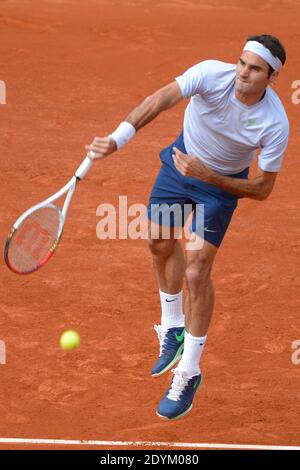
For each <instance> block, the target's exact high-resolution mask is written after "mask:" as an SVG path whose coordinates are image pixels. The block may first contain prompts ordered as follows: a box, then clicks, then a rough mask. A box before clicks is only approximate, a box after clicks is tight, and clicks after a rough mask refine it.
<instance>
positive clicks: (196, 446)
mask: <svg viewBox="0 0 300 470" xmlns="http://www.w3.org/2000/svg"><path fill="white" fill-rule="evenodd" d="M0 444H31V445H32V444H44V445H63V446H96V447H108V446H109V447H169V448H172V447H185V448H188V449H233V450H238V449H239V450H247V449H248V450H300V446H275V445H255V444H209V443H206V444H205V443H196V442H147V441H146V442H143V441H85V440H63V439H18V438H0Z"/></svg>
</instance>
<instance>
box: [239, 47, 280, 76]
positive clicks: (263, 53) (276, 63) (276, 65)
mask: <svg viewBox="0 0 300 470" xmlns="http://www.w3.org/2000/svg"><path fill="white" fill-rule="evenodd" d="M243 50H244V51H250V52H254V54H257V55H259V57H261V58H262V59H264V60H265V61H266V62H267V63H268V64H269V65H271V67H272V68H273V69H274V70H276V71H277V72H278V71H279V70H280V69H281V67H282V62H281V60H280V59H278V57H274V56H273V54H272V53H271V52H270V51H269V49H267V48H266V47H265V46H263V45H262V44H261V43H260V42H257V41H248V42H247V43H246V45H245V47H244V49H243Z"/></svg>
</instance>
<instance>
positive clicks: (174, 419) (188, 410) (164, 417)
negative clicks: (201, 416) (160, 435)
mask: <svg viewBox="0 0 300 470" xmlns="http://www.w3.org/2000/svg"><path fill="white" fill-rule="evenodd" d="M192 408H193V405H191V406H190V407H189V408H188V409H187V410H186V411H184V412H183V413H181V414H180V415H178V416H174V418H168V417H167V416H163V415H160V414H159V413H158V412H156V414H157V416H158V417H159V418H161V419H164V420H165V421H176V419H180V418H183V417H184V416H185V415H186V414H188V413H189V412H190V411H191V409H192Z"/></svg>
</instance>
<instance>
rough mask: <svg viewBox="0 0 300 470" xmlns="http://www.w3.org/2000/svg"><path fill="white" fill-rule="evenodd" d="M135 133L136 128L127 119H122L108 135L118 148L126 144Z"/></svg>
mask: <svg viewBox="0 0 300 470" xmlns="http://www.w3.org/2000/svg"><path fill="white" fill-rule="evenodd" d="M135 134H136V130H135V128H134V126H133V125H132V124H130V123H129V122H127V121H123V122H121V124H120V125H119V127H117V129H116V130H115V131H114V132H113V133H112V134H110V136H109V137H112V138H113V139H114V141H115V142H116V144H117V149H120V148H121V147H123V146H124V145H125V144H127V143H128V142H129V141H130V139H132V137H134V135H135Z"/></svg>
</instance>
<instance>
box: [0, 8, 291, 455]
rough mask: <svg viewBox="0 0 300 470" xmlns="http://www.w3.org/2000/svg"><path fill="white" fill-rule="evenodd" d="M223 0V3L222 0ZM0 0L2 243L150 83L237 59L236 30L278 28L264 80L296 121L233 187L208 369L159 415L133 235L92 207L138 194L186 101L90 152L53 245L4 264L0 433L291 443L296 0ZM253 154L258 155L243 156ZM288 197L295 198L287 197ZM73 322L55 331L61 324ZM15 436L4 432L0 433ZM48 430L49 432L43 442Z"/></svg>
mask: <svg viewBox="0 0 300 470" xmlns="http://www.w3.org/2000/svg"><path fill="white" fill-rule="evenodd" d="M220 4H221V6H220ZM250 5H251V7H249V2H248V1H245V0H239V1H236V0H223V1H222V2H219V1H216V0H206V1H204V0H168V1H167V0H159V1H158V0H151V1H150V0H131V1H125V0H124V1H123V0H116V1H111V0H105V1H103V0H85V1H83V0H82V1H80V0H66V1H59V0H55V1H54V0H52V1H50V0H48V1H46V0H2V1H1V6H0V35H1V41H0V57H1V67H0V74H1V75H0V79H1V80H4V81H5V82H6V86H7V104H6V105H1V106H0V120H1V172H0V199H1V208H0V217H1V240H0V242H1V246H4V242H5V239H6V235H7V233H8V231H9V229H10V227H11V225H12V223H13V222H14V221H15V219H16V218H17V216H19V215H20V214H21V213H22V212H23V211H24V210H25V209H27V208H28V207H30V206H31V205H33V204H34V203H36V202H38V201H40V200H41V199H43V198H45V197H47V196H49V195H50V194H52V193H53V192H55V191H56V190H57V189H59V188H60V187H61V186H62V184H64V183H65V182H66V181H67V180H68V178H69V177H70V176H71V175H72V173H73V171H74V170H75V169H76V168H77V166H78V165H79V163H80V162H81V160H82V158H83V156H84V154H85V149H84V145H85V144H87V143H89V142H90V141H91V140H92V139H93V137H94V136H95V135H106V134H108V133H109V132H111V131H112V130H113V129H114V128H115V127H116V126H117V124H118V123H119V122H120V121H121V120H122V119H124V117H125V116H126V115H127V114H128V113H129V111H130V110H131V109H132V108H133V107H134V106H135V105H136V104H138V103H139V102H140V101H141V100H142V99H143V98H144V97H145V96H147V95H148V94H150V93H152V92H154V91H155V90H156V89H158V88H159V87H161V86H164V85H165V84H167V83H168V82H170V81H172V80H173V79H174V77H175V76H177V75H179V74H181V73H182V72H183V71H184V70H186V69H187V68H188V67H189V66H191V65H193V64H195V63H197V62H199V61H201V60H204V59H209V58H211V59H219V60H224V61H227V62H231V63H234V62H236V61H237V59H238V57H239V54H240V50H241V47H242V44H243V42H244V41H245V38H246V37H247V35H249V34H254V33H270V34H274V35H277V36H278V37H279V38H280V39H281V40H282V42H283V43H284V45H285V46H286V49H287V54H288V62H287V65H286V67H285V68H284V71H283V72H282V74H281V76H280V79H279V81H278V83H277V84H276V91H277V92H278V94H279V96H280V98H281V99H282V101H283V103H284V105H285V107H286V110H287V113H288V115H289V119H290V122H291V138H290V144H289V148H288V151H287V153H286V155H285V161H284V166H283V169H282V171H281V173H280V175H279V177H278V179H277V182H276V186H275V189H274V191H273V193H272V195H271V196H270V197H269V199H268V200H267V201H265V202H256V201H253V200H249V199H248V200H246V199H244V200H242V201H240V204H239V209H238V210H237V211H236V213H235V217H234V219H233V221H232V224H231V227H230V229H229V231H228V233H227V235H226V237H225V240H224V242H223V245H222V248H221V249H220V251H219V254H218V256H217V259H216V263H215V267H214V271H213V279H214V284H215V288H216V305H215V314H214V318H213V321H212V324H211V328H210V331H209V339H208V342H207V345H206V349H205V352H204V355H203V360H202V370H203V373H204V383H203V385H202V386H201V388H200V390H199V392H198V393H197V396H196V399H195V402H194V407H193V411H192V412H191V413H190V414H189V415H188V416H187V417H186V418H184V421H183V420H182V421H177V422H172V423H169V422H164V421H162V420H160V419H159V418H157V417H156V414H155V410H156V406H157V403H158V401H159V400H160V398H161V396H162V395H163V394H164V392H165V390H166V387H167V386H168V384H169V381H170V376H171V374H169V375H168V374H167V376H164V377H162V378H160V379H152V378H151V376H150V369H151V367H152V365H153V363H154V361H155V360H156V357H157V353H158V344H157V338H156V335H155V332H154V330H153V325H154V324H155V323H159V320H160V304H159V298H158V294H157V286H156V281H155V278H154V274H153V271H152V261H151V257H150V254H149V252H148V248H147V245H146V242H145V241H144V240H137V241H134V240H104V241H100V240H99V239H98V238H97V237H96V225H97V222H98V221H99V218H98V217H97V216H96V209H97V207H98V205H99V204H101V203H103V202H106V203H111V204H114V205H116V206H117V204H118V197H119V195H127V196H128V204H133V203H143V204H146V203H147V200H148V196H149V192H150V189H151V186H152V184H153V182H154V180H155V177H156V174H157V172H158V170H159V167H160V160H159V157H158V153H159V151H160V149H161V148H162V147H163V146H166V145H168V144H169V143H171V142H172V141H173V139H174V138H175V137H176V136H177V134H178V132H179V131H180V129H181V126H182V119H183V112H184V108H185V106H186V104H187V102H184V103H182V104H181V105H179V106H177V107H175V108H173V109H172V110H169V111H168V112H166V113H163V114H162V115H161V116H159V117H158V118H157V119H156V120H155V121H153V123H151V124H150V125H148V126H147V127H146V128H144V129H143V130H141V131H140V132H139V134H138V135H137V136H136V138H135V139H134V140H133V141H132V142H131V143H130V144H129V145H128V146H126V147H125V148H124V149H122V150H121V151H120V152H119V153H117V154H115V155H113V156H112V157H111V158H108V159H106V160H104V161H102V162H98V163H97V164H95V166H94V168H93V169H92V171H91V172H90V174H89V175H88V177H87V178H86V180H85V181H84V182H83V183H82V184H81V185H80V187H78V191H76V193H75V196H74V198H73V201H72V204H71V207H70V211H69V215H68V220H67V224H66V227H65V232H64V235H63V239H62V242H61V245H60V247H59V249H58V251H57V253H56V254H55V256H54V257H53V259H52V260H51V261H50V262H49V264H48V265H47V266H46V267H45V268H43V269H41V270H40V271H39V272H37V273H35V274H32V275H29V276H25V277H22V276H17V275H15V274H13V273H11V272H9V270H8V269H7V268H6V266H5V265H4V263H3V261H2V263H1V266H0V285H1V293H0V295H1V301H0V339H1V340H3V341H5V343H6V350H7V358H6V361H7V363H6V365H0V395H1V403H0V416H1V418H0V437H14V438H17V437H19V438H51V439H54V438H55V439H97V440H105V441H107V440H109V441H115V440H118V441H120V440H122V441H124V440H125V441H129V440H130V441H164V442H174V441H175V442H212V443H213V442H220V443H240V444H243V443H248V444H281V445H297V444H298V445H299V444H300V438H299V432H298V431H299V413H300V404H299V388H300V365H298V366H297V365H294V364H293V363H292V361H291V355H292V352H293V350H292V348H291V345H292V342H293V341H295V340H297V339H300V318H299V279H298V280H297V276H298V275H299V253H300V244H299V218H298V214H299V194H300V187H299V179H300V173H299V154H300V134H299V116H300V105H299V106H297V105H295V104H292V100H291V97H292V93H293V92H295V90H293V89H292V83H293V81H294V80H297V79H298V80H299V79H300V63H299V48H300V34H299V15H300V6H299V2H298V1H296V0H295V1H292V0H285V1H282V2H278V1H275V0H273V1H271V0H269V1H266V2H261V1H257V0H253V1H251V2H250ZM254 171H255V168H254V169H253V170H252V174H253V172H254ZM297 209H298V210H297ZM69 328H74V329H75V330H77V331H78V332H79V333H80V335H81V346H80V348H79V349H78V350H76V351H74V352H64V351H62V350H61V349H60V348H59V337H60V334H61V333H62V331H64V330H65V329H69ZM21 447H22V448H25V447H26V446H24V445H23V446H19V447H18V446H15V447H14V446H12V445H10V446H8V445H2V447H1V448H21ZM51 448H53V447H51Z"/></svg>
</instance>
